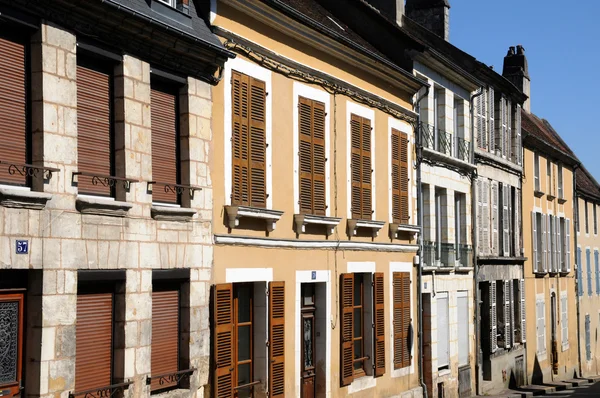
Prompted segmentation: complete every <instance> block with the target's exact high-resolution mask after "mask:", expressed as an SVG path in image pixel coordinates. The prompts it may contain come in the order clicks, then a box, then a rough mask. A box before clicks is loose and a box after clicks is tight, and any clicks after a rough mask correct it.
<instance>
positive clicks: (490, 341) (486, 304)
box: [481, 281, 498, 354]
mask: <svg viewBox="0 0 600 398" xmlns="http://www.w3.org/2000/svg"><path fill="white" fill-rule="evenodd" d="M481 285H482V286H481V293H482V296H481V297H482V301H483V303H482V314H481V317H482V325H481V330H482V333H481V335H482V348H483V350H484V352H486V353H488V354H492V353H494V352H496V350H497V349H498V332H497V331H498V323H497V322H498V314H497V312H496V294H497V293H496V281H489V282H483V283H482V284H481ZM486 308H487V311H485V310H484V309H486ZM483 331H488V333H484V332H483Z"/></svg>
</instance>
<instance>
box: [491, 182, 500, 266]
mask: <svg viewBox="0 0 600 398" xmlns="http://www.w3.org/2000/svg"><path fill="white" fill-rule="evenodd" d="M498 191H499V187H498V182H497V181H492V255H494V256H497V255H499V254H500V251H499V246H500V239H499V238H500V236H499V234H498V233H499V232H498V229H499V225H500V217H499V209H498V208H499V206H500V204H499V202H500V200H499V198H500V195H499V192H498Z"/></svg>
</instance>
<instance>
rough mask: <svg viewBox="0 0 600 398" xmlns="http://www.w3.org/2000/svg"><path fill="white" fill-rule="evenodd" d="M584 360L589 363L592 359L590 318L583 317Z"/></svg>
mask: <svg viewBox="0 0 600 398" xmlns="http://www.w3.org/2000/svg"><path fill="white" fill-rule="evenodd" d="M585 359H586V360H588V361H590V360H591V359H592V346H591V336H590V316H589V315H586V316H585Z"/></svg>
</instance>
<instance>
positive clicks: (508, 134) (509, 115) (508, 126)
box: [504, 99, 513, 160]
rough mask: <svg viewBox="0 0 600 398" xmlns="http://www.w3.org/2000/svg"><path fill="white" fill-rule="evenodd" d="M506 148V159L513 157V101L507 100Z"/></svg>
mask: <svg viewBox="0 0 600 398" xmlns="http://www.w3.org/2000/svg"><path fill="white" fill-rule="evenodd" d="M505 137H506V139H505V143H504V148H506V159H508V160H511V159H512V152H513V151H512V141H513V138H512V103H511V102H510V100H509V99H507V100H506V135H505Z"/></svg>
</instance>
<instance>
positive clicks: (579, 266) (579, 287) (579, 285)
mask: <svg viewBox="0 0 600 398" xmlns="http://www.w3.org/2000/svg"><path fill="white" fill-rule="evenodd" d="M575 265H576V266H577V293H578V294H579V295H580V296H583V263H582V261H581V248H580V247H578V248H577V264H575Z"/></svg>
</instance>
